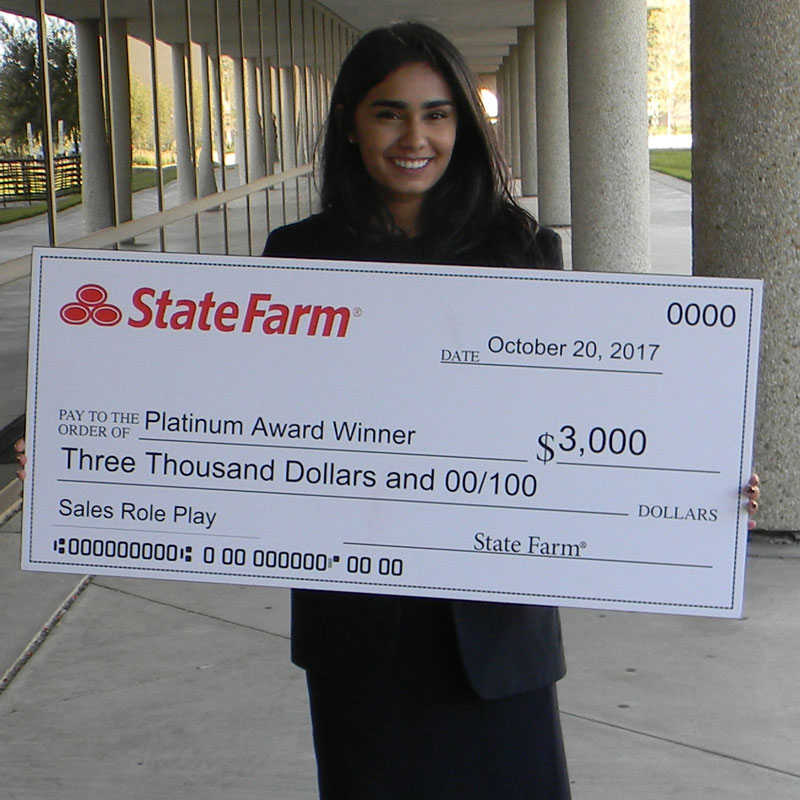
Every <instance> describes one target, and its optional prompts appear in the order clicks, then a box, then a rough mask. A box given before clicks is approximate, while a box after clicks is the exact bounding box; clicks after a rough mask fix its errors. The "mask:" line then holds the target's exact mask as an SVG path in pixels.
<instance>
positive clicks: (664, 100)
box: [647, 0, 691, 133]
mask: <svg viewBox="0 0 800 800" xmlns="http://www.w3.org/2000/svg"><path fill="white" fill-rule="evenodd" d="M647 45H648V47H647V61H648V63H647V95H648V105H649V107H650V115H651V117H652V118H655V119H656V120H657V121H658V122H657V123H656V124H658V123H662V124H663V123H666V127H667V131H668V132H669V133H674V132H675V130H676V127H677V117H678V112H679V110H680V109H681V107H688V103H689V96H690V91H691V56H690V53H689V49H690V36H689V2H688V0H663V3H662V5H661V6H660V7H656V8H650V9H648V14H647Z"/></svg>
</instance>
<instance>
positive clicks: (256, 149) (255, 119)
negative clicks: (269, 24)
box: [244, 58, 267, 181]
mask: <svg viewBox="0 0 800 800" xmlns="http://www.w3.org/2000/svg"><path fill="white" fill-rule="evenodd" d="M244 64H245V72H246V77H247V79H246V81H245V85H246V89H247V161H248V169H247V179H248V180H249V181H254V180H256V178H263V177H264V175H266V174H267V168H266V164H265V161H264V158H265V157H264V134H263V132H262V128H261V113H260V112H259V108H258V76H257V74H256V62H255V60H254V59H252V58H246V59H245V60H244Z"/></svg>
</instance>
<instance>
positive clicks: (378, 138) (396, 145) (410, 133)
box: [349, 62, 458, 236]
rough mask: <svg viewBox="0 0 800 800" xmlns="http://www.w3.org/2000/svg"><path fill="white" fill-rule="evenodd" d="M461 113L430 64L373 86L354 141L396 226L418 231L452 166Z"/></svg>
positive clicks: (405, 69)
mask: <svg viewBox="0 0 800 800" xmlns="http://www.w3.org/2000/svg"><path fill="white" fill-rule="evenodd" d="M457 124H458V114H457V112H456V107H455V101H454V100H453V97H452V95H451V92H450V88H449V87H448V85H447V83H446V82H445V80H444V78H442V76H441V75H440V74H439V73H438V72H436V71H435V70H434V69H433V68H431V67H430V66H429V65H428V64H426V63H424V62H418V63H414V64H407V65H405V66H402V67H400V68H399V69H396V70H395V71H394V72H391V73H389V75H387V77H386V78H385V79H384V80H382V81H381V82H380V83H379V84H377V86H373V87H372V89H370V91H369V92H367V94H366V95H365V96H364V99H363V100H362V101H361V102H360V103H359V104H358V106H356V113H355V118H354V130H353V132H352V133H350V135H349V141H350V142H351V143H353V144H357V145H358V149H359V152H360V153H361V159H362V161H363V162H364V167H365V169H366V170H367V172H368V173H369V176H370V177H371V178H372V180H373V181H374V183H375V186H376V188H377V191H378V194H379V195H380V197H381V199H382V200H383V202H384V203H385V204H386V207H387V208H388V209H389V213H390V214H391V215H392V217H393V218H394V221H395V224H396V225H397V227H398V228H400V230H402V231H403V233H405V234H406V235H408V236H414V235H415V234H416V223H417V219H418V218H419V213H420V209H421V208H422V200H423V198H424V196H425V194H426V193H427V192H428V191H429V190H430V189H431V188H433V186H435V185H436V183H438V181H439V179H440V178H441V177H442V175H444V173H445V170H446V169H447V167H448V165H449V164H450V157H451V156H452V154H453V147H454V145H455V141H456V128H457Z"/></svg>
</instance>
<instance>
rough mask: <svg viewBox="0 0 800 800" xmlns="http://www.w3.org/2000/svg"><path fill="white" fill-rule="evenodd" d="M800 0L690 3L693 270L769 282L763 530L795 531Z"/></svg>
mask: <svg viewBox="0 0 800 800" xmlns="http://www.w3.org/2000/svg"><path fill="white" fill-rule="evenodd" d="M798 41H800V6H799V5H798V4H797V2H795V0H772V2H770V3H764V2H761V1H760V0H740V2H737V3H725V2H722V1H721V0H695V2H694V3H692V128H693V134H694V148H693V164H692V190H693V242H694V245H693V246H694V269H695V274H699V275H713V276H734V277H743V278H763V279H764V282H765V286H764V309H763V315H762V339H761V367H760V378H759V386H758V411H757V425H756V443H755V451H756V469H757V471H758V472H759V473H760V475H761V478H762V481H763V485H764V501H765V502H763V504H762V510H761V511H760V512H759V515H758V525H759V528H761V529H765V530H768V531H794V532H797V531H800V492H798V479H800V405H799V404H798V397H800V326H798V318H800V269H798V267H800V140H799V139H798V131H799V130H800V49H798V47H797V43H798Z"/></svg>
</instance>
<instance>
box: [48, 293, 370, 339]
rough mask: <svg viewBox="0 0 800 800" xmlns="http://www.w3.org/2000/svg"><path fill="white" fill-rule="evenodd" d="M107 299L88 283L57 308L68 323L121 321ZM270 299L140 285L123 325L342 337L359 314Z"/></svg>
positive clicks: (265, 295)
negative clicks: (177, 291) (184, 293)
mask: <svg viewBox="0 0 800 800" xmlns="http://www.w3.org/2000/svg"><path fill="white" fill-rule="evenodd" d="M107 301H108V292H107V291H106V290H105V289H104V288H103V287H102V286H99V285H98V284H96V283H87V284H84V285H83V286H81V287H80V289H78V290H77V291H76V292H75V302H74V303H67V304H66V305H64V306H62V307H61V311H60V312H59V313H60V316H61V319H62V320H63V321H64V322H66V323H67V325H85V324H86V323H87V322H89V320H91V321H92V322H94V323H95V324H97V325H101V326H102V327H104V328H108V327H111V326H112V325H117V324H118V323H120V322H122V320H123V312H122V311H121V310H120V309H119V308H118V307H117V306H115V305H112V304H111V303H109V302H107ZM272 301H273V297H272V295H271V294H270V293H267V292H252V293H251V294H249V295H246V296H244V297H240V298H238V299H236V300H233V299H229V298H219V297H217V295H216V294H215V293H214V291H208V292H205V293H203V294H202V295H195V296H194V297H180V296H178V297H176V296H174V295H173V294H172V290H171V289H161V290H158V289H155V288H153V287H152V286H141V287H140V288H138V289H136V290H135V291H134V292H133V294H132V295H131V299H130V305H131V307H132V313H130V314H129V316H128V317H127V318H126V319H125V324H126V325H128V326H129V327H131V328H155V329H157V330H165V331H191V330H194V331H204V332H205V331H215V332H217V333H245V334H249V333H257V332H260V333H262V334H266V335H267V336H319V337H322V338H329V337H331V338H343V337H345V336H346V335H347V331H348V328H349V326H350V319H351V317H360V316H361V314H362V313H363V312H362V309H361V308H358V307H356V308H352V309H351V308H348V307H347V306H334V305H324V304H313V303H294V304H287V303H281V302H272Z"/></svg>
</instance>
